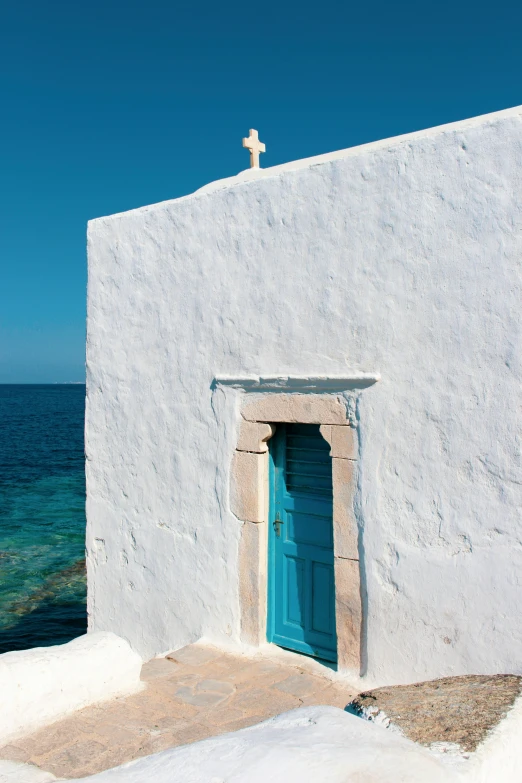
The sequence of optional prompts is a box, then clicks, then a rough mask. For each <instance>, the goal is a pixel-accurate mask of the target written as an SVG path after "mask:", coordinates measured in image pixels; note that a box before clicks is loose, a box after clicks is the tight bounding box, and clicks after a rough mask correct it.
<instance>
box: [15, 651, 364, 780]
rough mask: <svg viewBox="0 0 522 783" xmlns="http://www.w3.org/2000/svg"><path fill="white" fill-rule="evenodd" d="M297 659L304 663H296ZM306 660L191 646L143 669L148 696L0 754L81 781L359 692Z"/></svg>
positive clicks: (341, 702) (61, 725)
mask: <svg viewBox="0 0 522 783" xmlns="http://www.w3.org/2000/svg"><path fill="white" fill-rule="evenodd" d="M300 660H301V661H302V663H300ZM316 666H317V670H316V669H314V670H313V672H311V671H310V666H309V665H308V664H307V661H306V659H301V657H300V656H292V662H290V659H272V658H266V657H261V656H259V657H257V656H256V657H248V656H246V655H232V654H230V653H227V652H223V651H222V650H219V649H217V648H213V647H203V646H201V645H191V646H189V647H184V648H183V649H182V650H177V651H176V652H174V653H172V654H171V655H169V656H167V658H156V659H154V660H152V661H150V662H149V663H146V664H145V665H144V666H143V669H142V675H141V678H142V680H143V681H144V683H145V689H144V690H143V691H141V692H140V693H137V694H135V695H133V696H127V697H122V698H119V699H114V700H112V701H110V702H107V703H105V704H100V705H95V706H92V707H86V708H85V709H83V710H80V711H78V712H76V713H74V715H72V716H71V717H69V718H66V719H64V720H62V721H59V722H57V723H54V724H53V725H52V726H48V727H47V728H45V729H41V730H40V731H38V732H36V733H34V734H31V735H30V736H28V737H24V738H23V739H20V740H17V741H16V742H13V743H12V744H9V745H6V746H5V747H3V748H0V759H7V760H11V761H24V762H29V763H31V764H35V765H36V766H38V767H40V768H41V769H43V770H46V771H48V772H52V773H53V774H54V775H56V776H57V777H59V778H79V777H83V776H85V775H92V774H94V773H96V772H101V771H102V770H105V769H109V768H110V767H114V766H116V765H118V764H123V763H124V762H126V761H132V760H133V759H136V758H139V757H140V756H146V755H149V754H151V753H157V752H159V751H161V750H166V749H167V748H172V747H175V746H176V745H185V744H188V743H190V742H196V741H197V740H201V739H206V738H207V737H213V736H216V735H218V734H224V733H226V732H229V731H236V730H237V729H241V728H244V727H246V726H251V725H253V724H255V723H259V722H260V721H262V720H266V719H267V718H270V717H273V716H274V715H279V714H280V713H282V712H286V711H287V710H291V709H294V708H296V707H301V706H305V705H314V704H328V705H332V706H335V707H341V708H342V707H345V706H346V704H348V702H349V701H350V700H351V699H352V698H353V697H354V696H355V694H356V691H355V690H354V689H351V688H350V686H347V685H346V684H345V683H341V682H336V681H334V680H333V679H332V678H329V677H328V671H327V670H325V676H323V675H322V674H321V673H320V672H319V671H318V670H319V669H320V667H319V666H318V665H317V664H316Z"/></svg>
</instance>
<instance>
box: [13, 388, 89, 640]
mask: <svg viewBox="0 0 522 783" xmlns="http://www.w3.org/2000/svg"><path fill="white" fill-rule="evenodd" d="M84 408H85V386H84V385H83V384H64V385H61V384H55V385H41V386H40V385H38V386H36V385H35V386H32V385H31V386H30V385H23V386H14V385H13V386H11V385H0V653H4V652H8V651H10V650H25V649H27V648H29V647H37V646H48V645H54V644H63V643H64V642H67V641H70V640H71V639H74V638H75V637H76V636H79V635H80V634H83V633H85V632H86V630H87V611H86V579H85V469H84V465H85V460H84V434H83V433H84Z"/></svg>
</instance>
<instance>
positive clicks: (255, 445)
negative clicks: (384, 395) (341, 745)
mask: <svg viewBox="0 0 522 783" xmlns="http://www.w3.org/2000/svg"><path fill="white" fill-rule="evenodd" d="M281 423H285V424H293V423H296V424H319V425H320V431H321V434H322V435H323V437H324V439H325V440H326V441H327V442H328V443H329V444H330V455H331V458H332V479H333V530H334V575H335V611H336V624H337V655H338V670H339V671H348V672H352V673H356V674H357V675H359V673H360V670H361V626H362V602H361V575H360V564H359V547H358V527H357V521H356V518H355V513H354V494H355V486H356V473H357V457H358V438H357V430H356V429H355V428H354V427H352V426H351V423H350V421H349V420H348V418H347V412H346V403H345V401H344V400H343V399H342V398H341V397H339V396H338V395H334V394H299V393H290V394H286V393H274V392H269V393H264V394H255V395H253V394H245V395H244V396H243V399H242V405H241V419H240V422H239V437H238V442H237V446H236V450H235V452H234V455H233V459H232V471H231V486H230V502H231V510H232V512H233V513H234V514H235V516H236V517H237V518H238V519H239V520H241V522H242V523H243V524H242V529H241V539H240V545H239V601H240V612H241V641H242V642H244V643H246V644H249V645H254V646H258V645H260V644H263V643H265V642H266V621H267V578H268V562H267V560H268V518H269V517H268V498H269V485H268V445H267V444H268V441H269V440H270V438H271V437H272V436H273V435H274V433H275V431H276V427H277V424H281Z"/></svg>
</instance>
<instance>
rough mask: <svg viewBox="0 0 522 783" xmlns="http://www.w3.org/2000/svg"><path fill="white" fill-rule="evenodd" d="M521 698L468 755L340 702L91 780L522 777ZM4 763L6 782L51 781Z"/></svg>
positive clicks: (190, 782)
mask: <svg viewBox="0 0 522 783" xmlns="http://www.w3.org/2000/svg"><path fill="white" fill-rule="evenodd" d="M521 735H522V699H521V700H519V701H518V703H517V704H516V705H515V707H514V708H513V710H511V712H510V713H509V715H508V717H507V718H506V719H505V720H504V721H503V722H502V723H501V724H499V726H498V727H497V729H496V730H495V731H494V732H492V734H491V735H490V736H489V737H488V738H487V739H486V741H485V742H484V743H483V744H482V745H481V746H480V748H479V749H478V750H477V752H476V753H475V754H472V755H471V758H470V760H469V761H462V760H460V763H458V764H457V765H455V759H454V758H452V757H451V756H449V757H444V755H440V754H433V753H431V752H430V751H428V750H426V749H425V748H422V747H421V746H419V745H416V744H415V743H413V742H411V741H410V740H408V739H406V738H404V737H403V736H402V735H401V734H400V733H398V732H396V731H390V730H389V729H387V728H384V727H383V726H380V725H376V724H375V723H371V722H369V721H365V720H363V719H361V718H358V717H355V716H353V715H350V714H348V713H346V712H344V711H342V710H339V709H337V708H335V707H305V708H300V709H299V710H293V711H292V712H288V713H285V714H283V715H280V716H279V717H277V718H272V719H271V720H268V721H265V722H264V723H261V724H258V725H257V726H253V727H251V728H248V729H243V730H242V731H238V732H234V733H232V734H226V735H223V736H221V737H215V738H213V739H209V740H205V741H203V742H196V743H193V744H191V745H186V746H184V747H180V748H173V749H171V750H168V751H165V752H163V753H157V754H155V755H153V756H147V757H145V758H142V759H139V760H137V761H133V762H130V763H128V764H124V765H122V766H120V767H115V768H114V769H112V770H107V771H106V772H102V773H100V774H98V775H92V776H90V777H87V778H83V779H82V780H85V781H88V783H143V781H148V783H266V781H270V783H318V781H320V783H520V781H521V780H522V772H521V770H522V747H521V743H520V736H521ZM54 779H55V778H54V777H53V776H52V775H50V774H49V773H45V772H42V771H41V770H38V769H37V768H36V767H31V766H30V765H28V764H17V763H15V762H10V761H0V783H51V781H53V780H54Z"/></svg>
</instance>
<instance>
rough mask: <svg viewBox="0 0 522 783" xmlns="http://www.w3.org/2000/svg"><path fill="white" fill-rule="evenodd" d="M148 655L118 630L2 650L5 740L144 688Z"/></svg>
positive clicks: (0, 721) (0, 718)
mask: <svg viewBox="0 0 522 783" xmlns="http://www.w3.org/2000/svg"><path fill="white" fill-rule="evenodd" d="M141 666H142V660H141V658H140V656H139V655H137V654H136V653H135V652H134V651H133V650H132V649H131V647H130V646H129V644H128V643H127V642H126V641H125V640H124V639H121V638H120V637H119V636H116V634H113V633H104V632H99V633H91V634H87V635H85V636H80V637H79V638H78V639H73V641H72V642H68V643H67V644H60V645H56V646H54V647H33V648H32V649H30V650H22V651H20V652H8V653H3V655H0V700H1V709H0V745H5V744H7V743H8V742H10V741H12V740H14V739H17V738H19V737H22V736H24V735H27V734H29V733H31V732H32V731H35V730H36V729H39V728H41V727H43V726H46V725H48V724H50V723H54V722H55V721H57V720H60V719H61V718H64V717H66V716H67V715H69V714H70V713H71V712H74V711H75V710H79V709H82V708H83V707H87V706H88V705H89V704H95V703H97V702H102V701H107V700H109V699H113V698H114V697H116V696H123V695H127V694H131V693H136V691H139V690H141V689H142V688H143V687H144V686H143V684H142V683H141V682H140V672H141Z"/></svg>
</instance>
